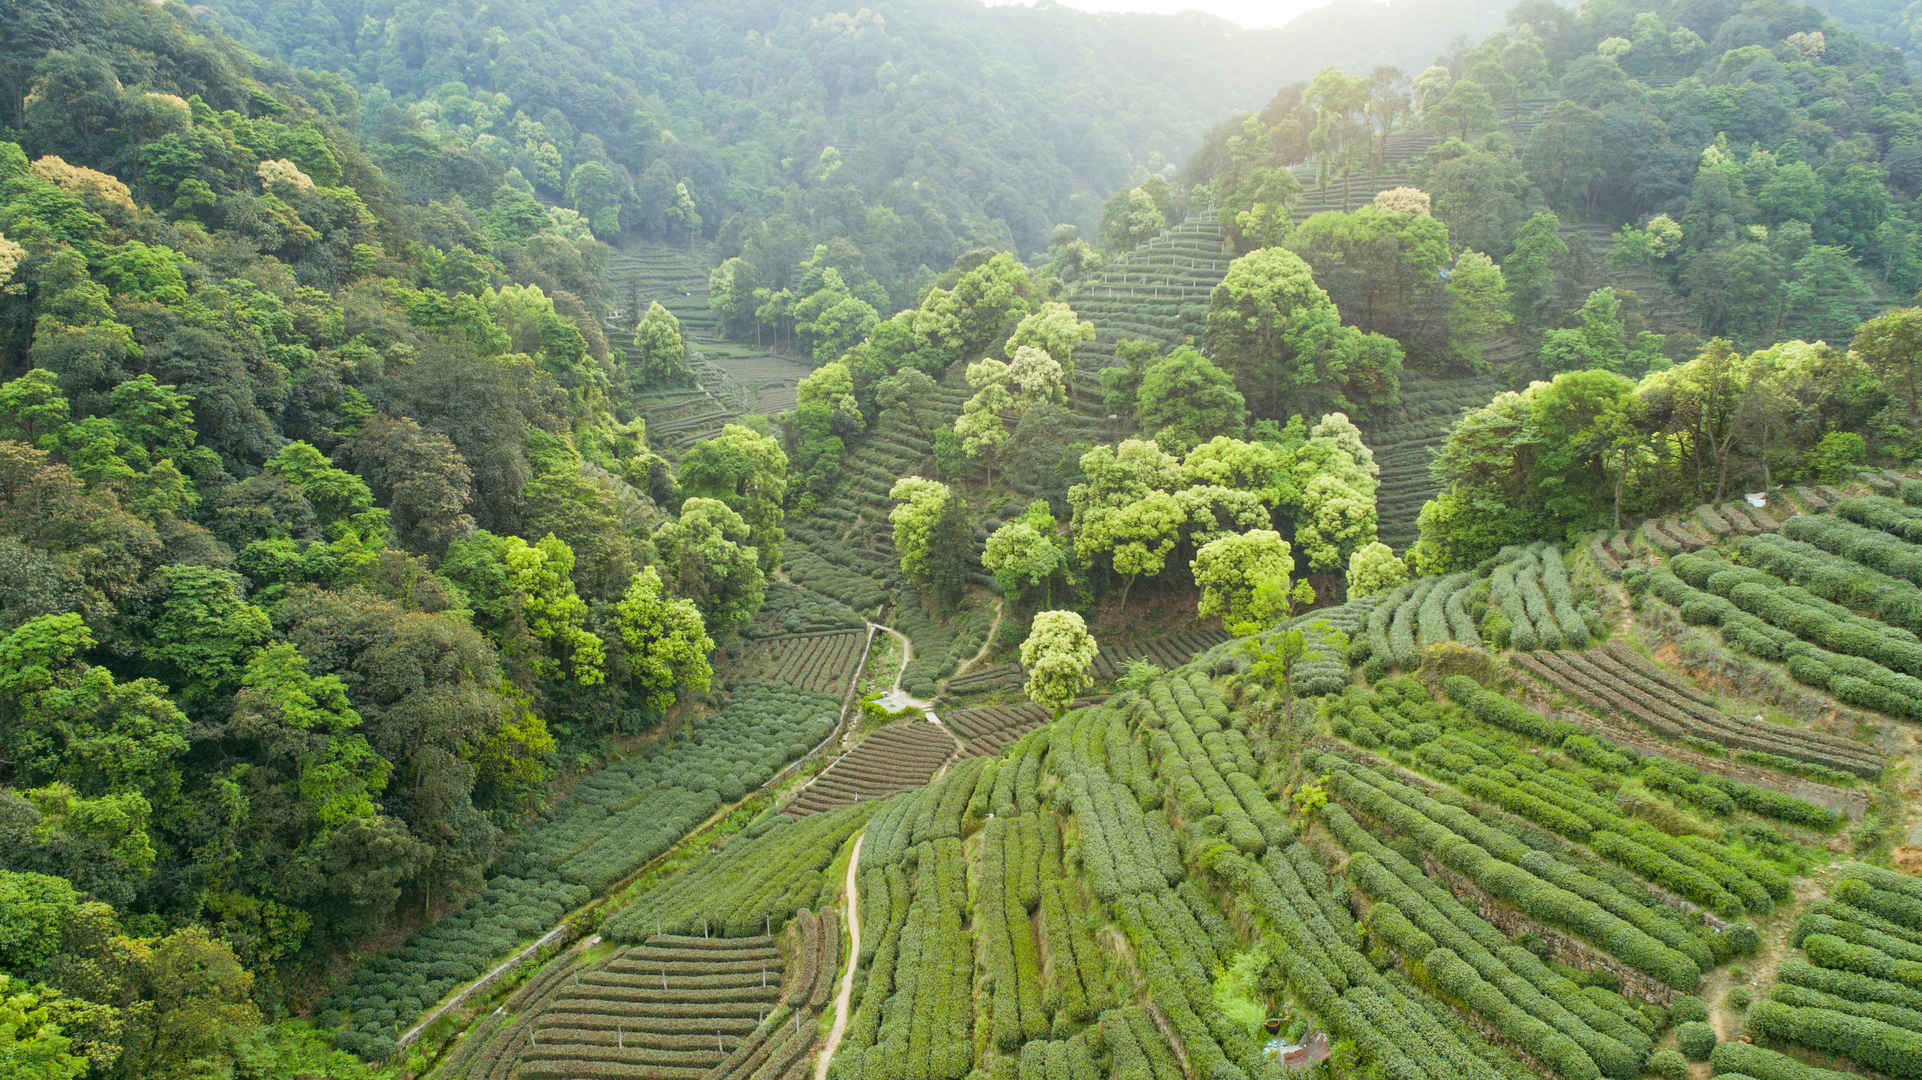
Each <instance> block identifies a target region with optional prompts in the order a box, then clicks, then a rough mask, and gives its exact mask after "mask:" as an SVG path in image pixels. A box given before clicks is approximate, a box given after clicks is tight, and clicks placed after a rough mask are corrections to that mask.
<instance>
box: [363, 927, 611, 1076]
mask: <svg viewBox="0 0 1922 1080" xmlns="http://www.w3.org/2000/svg"><path fill="white" fill-rule="evenodd" d="M572 931H573V927H572V926H570V925H569V924H568V923H567V922H565V921H563V922H562V923H561V924H560V925H559V926H556V927H554V929H552V930H549V931H548V932H547V933H545V934H543V935H542V936H541V939H540V940H539V941H536V942H534V943H533V944H532V945H529V946H528V947H527V948H525V949H522V950H521V951H520V952H517V953H515V954H514V955H512V956H510V957H508V958H507V959H505V960H502V961H501V962H500V963H499V964H497V965H495V966H494V969H493V970H492V971H489V972H488V973H487V974H485V975H482V976H481V977H480V978H478V979H475V980H474V981H473V982H470V983H468V984H467V986H466V987H464V988H463V989H462V990H461V992H460V993H458V994H455V995H454V996H453V997H450V998H448V999H447V1000H446V1001H443V1002H441V1003H440V1004H439V1005H437V1006H435V1007H434V1008H433V1009H432V1010H430V1011H429V1012H428V1013H427V1015H425V1016H422V1017H421V1018H420V1023H418V1024H415V1025H414V1026H413V1027H411V1028H408V1029H407V1033H406V1034H405V1035H402V1036H401V1037H400V1038H399V1039H396V1040H395V1045H396V1046H399V1047H400V1048H401V1049H403V1050H404V1049H406V1048H407V1047H408V1046H409V1045H410V1044H412V1043H413V1041H414V1040H415V1039H418V1038H420V1033H421V1032H423V1031H425V1030H427V1026H428V1025H429V1024H432V1023H433V1022H434V1021H436V1020H439V1019H440V1018H441V1017H442V1016H444V1015H446V1014H447V1012H448V1011H449V1010H451V1009H458V1008H460V1007H461V1006H462V1005H464V1004H466V1003H467V999H468V998H471V997H473V996H474V995H475V994H477V993H480V992H481V991H483V990H485V989H487V988H488V987H490V986H492V985H493V984H494V980H495V979H498V978H500V977H501V975H502V974H503V973H505V972H507V971H509V970H512V969H513V968H514V966H515V965H517V964H519V963H520V962H521V961H523V960H526V959H527V958H528V957H530V956H532V955H534V954H535V953H537V952H539V951H540V950H541V949H543V948H546V947H547V946H548V945H551V944H553V943H554V942H555V941H556V940H558V939H560V938H562V937H565V936H566V935H567V934H569V933H571V932H572Z"/></svg>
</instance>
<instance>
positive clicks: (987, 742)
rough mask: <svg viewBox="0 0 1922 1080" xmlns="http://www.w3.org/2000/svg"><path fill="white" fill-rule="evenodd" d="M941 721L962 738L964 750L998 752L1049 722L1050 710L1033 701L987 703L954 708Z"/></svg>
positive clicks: (943, 714) (971, 754) (974, 753)
mask: <svg viewBox="0 0 1922 1080" xmlns="http://www.w3.org/2000/svg"><path fill="white" fill-rule="evenodd" d="M941 722H942V723H944V724H946V725H948V727H949V728H951V729H953V731H954V734H955V735H956V737H958V738H960V739H961V740H962V753H964V754H967V755H970V756H979V755H984V754H985V755H988V756H993V755H996V754H999V753H1000V752H1001V751H1002V750H1004V749H1006V748H1007V746H1008V745H1009V744H1010V743H1012V742H1014V741H1015V740H1016V739H1019V738H1020V737H1021V736H1023V735H1026V734H1027V733H1028V732H1030V731H1033V730H1034V729H1035V728H1038V727H1040V726H1041V725H1042V724H1045V723H1047V722H1048V710H1046V709H1044V708H1042V707H1041V706H1039V705H1036V704H1033V703H1031V702H1026V701H1022V702H1016V703H1014V704H1011V705H984V706H981V707H979V708H974V709H953V710H950V711H947V712H944V713H942V714H941Z"/></svg>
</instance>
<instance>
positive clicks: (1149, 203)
mask: <svg viewBox="0 0 1922 1080" xmlns="http://www.w3.org/2000/svg"><path fill="white" fill-rule="evenodd" d="M1167 227H1168V219H1167V217H1166V216H1165V215H1163V214H1162V212H1161V208H1160V207H1159V206H1156V205H1155V200H1154V196H1152V195H1150V194H1148V192H1147V190H1146V189H1144V188H1130V189H1129V190H1127V191H1123V192H1120V193H1118V194H1116V195H1115V196H1114V197H1113V198H1111V199H1109V200H1108V202H1107V204H1106V205H1105V206H1103V207H1102V208H1101V246H1102V247H1104V248H1107V249H1108V250H1109V251H1111V252H1116V253H1120V252H1124V251H1133V250H1134V249H1135V248H1136V247H1138V246H1140V244H1141V242H1142V241H1143V240H1147V239H1150V238H1152V237H1154V236H1156V235H1157V234H1159V233H1160V232H1161V230H1163V229H1165V228H1167Z"/></svg>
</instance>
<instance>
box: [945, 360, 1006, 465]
mask: <svg viewBox="0 0 1922 1080" xmlns="http://www.w3.org/2000/svg"><path fill="white" fill-rule="evenodd" d="M1010 375H1011V373H1010V372H1009V370H1008V365H1006V364H1004V363H1002V362H1001V361H999V360H996V359H994V358H993V357H988V358H987V359H984V360H979V361H976V362H975V363H972V364H969V365H968V385H969V386H972V387H974V388H975V389H974V396H972V397H970V398H968V400H967V402H966V403H965V404H964V405H962V406H961V415H960V416H959V417H957V418H955V421H954V434H955V436H956V437H957V438H959V439H960V440H961V448H962V449H963V450H964V451H966V452H967V455H968V457H969V458H972V459H975V460H980V459H982V458H988V459H989V460H992V455H993V453H994V451H995V450H996V449H997V448H998V447H999V446H1000V445H1001V444H1002V443H1004V442H1007V441H1008V427H1007V424H1006V422H1005V421H1003V420H1002V419H1001V417H1002V415H1003V414H1005V413H1011V412H1013V411H1014V410H1015V399H1014V394H1013V393H1012V392H1011V391H1009V389H1008V383H1009V381H1010Z"/></svg>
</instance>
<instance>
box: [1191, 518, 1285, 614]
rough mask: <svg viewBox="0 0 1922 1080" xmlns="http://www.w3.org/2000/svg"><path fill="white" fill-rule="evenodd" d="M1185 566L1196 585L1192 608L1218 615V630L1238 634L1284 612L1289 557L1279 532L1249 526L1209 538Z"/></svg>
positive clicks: (1199, 611) (1200, 612) (1203, 612)
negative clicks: (1197, 595)
mask: <svg viewBox="0 0 1922 1080" xmlns="http://www.w3.org/2000/svg"><path fill="white" fill-rule="evenodd" d="M1191 567H1192V569H1193V570H1194V575H1195V584H1196V585H1199V586H1200V587H1201V599H1200V601H1199V603H1198V604H1197V606H1196V610H1197V612H1198V613H1199V614H1201V615H1203V616H1208V615H1215V616H1219V617H1220V619H1221V625H1222V628H1223V629H1225V630H1227V631H1228V632H1229V633H1230V634H1235V635H1237V636H1244V635H1247V634H1252V633H1255V632H1257V631H1259V630H1263V629H1265V628H1267V627H1269V626H1272V625H1273V624H1274V623H1275V621H1276V620H1277V619H1279V618H1280V617H1281V616H1282V615H1283V614H1284V612H1285V604H1286V599H1287V595H1288V583H1289V580H1290V579H1291V578H1293V577H1294V573H1295V560H1294V556H1293V555H1292V554H1291V553H1290V550H1289V547H1288V542H1287V541H1286V540H1283V539H1282V538H1281V534H1280V533H1278V532H1275V531H1274V530H1273V529H1254V530H1251V531H1249V532H1245V533H1229V534H1227V535H1224V536H1221V537H1218V538H1216V539H1214V540H1210V541H1209V542H1208V543H1207V544H1205V545H1203V546H1202V548H1201V550H1200V551H1198V552H1196V553H1195V558H1194V562H1193V563H1192V564H1191ZM1278 603H1279V604H1280V605H1281V606H1277V605H1278Z"/></svg>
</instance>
